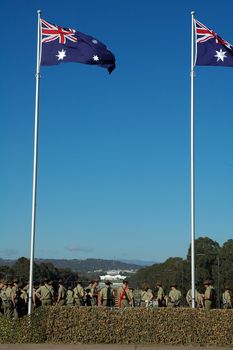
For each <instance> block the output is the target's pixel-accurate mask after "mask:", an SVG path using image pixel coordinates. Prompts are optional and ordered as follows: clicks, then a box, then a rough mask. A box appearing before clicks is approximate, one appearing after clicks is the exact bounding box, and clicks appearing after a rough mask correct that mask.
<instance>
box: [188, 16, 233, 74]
mask: <svg viewBox="0 0 233 350" xmlns="http://www.w3.org/2000/svg"><path fill="white" fill-rule="evenodd" d="M194 21H195V22H194V23H195V27H196V44H197V52H196V54H197V56H196V65H198V66H225V67H233V46H232V45H231V44H230V43H229V42H228V41H226V40H224V39H222V38H221V37H220V36H219V35H218V34H217V33H215V32H214V31H213V30H210V29H208V28H207V27H206V26H205V25H204V24H202V23H200V22H199V21H197V20H196V19H195V20H194Z"/></svg>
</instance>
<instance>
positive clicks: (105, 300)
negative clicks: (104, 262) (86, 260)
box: [100, 281, 115, 307]
mask: <svg viewBox="0 0 233 350" xmlns="http://www.w3.org/2000/svg"><path fill="white" fill-rule="evenodd" d="M110 284H111V282H109V281H106V282H105V287H103V288H102V289H101V291H100V300H101V305H103V306H109V307H113V306H114V304H115V294H114V290H113V289H112V288H111V286H110Z"/></svg>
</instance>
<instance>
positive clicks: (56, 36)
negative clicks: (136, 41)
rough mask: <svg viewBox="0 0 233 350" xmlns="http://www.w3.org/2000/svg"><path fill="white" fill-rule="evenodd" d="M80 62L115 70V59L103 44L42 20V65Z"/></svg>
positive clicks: (72, 30) (90, 37) (110, 70)
mask: <svg viewBox="0 0 233 350" xmlns="http://www.w3.org/2000/svg"><path fill="white" fill-rule="evenodd" d="M63 62H65V63H66V62H79V63H85V64H90V65H97V66H100V67H103V68H107V69H108V71H109V73H111V72H112V71H113V70H114V68H115V57H114V55H113V54H112V53H111V51H109V50H108V49H107V47H106V45H104V44H103V43H102V42H100V41H99V40H97V39H96V38H94V37H92V36H89V35H86V34H83V33H81V32H78V31H76V30H74V29H68V28H62V27H60V26H57V25H54V24H51V23H49V22H47V21H45V20H43V19H41V65H44V66H50V65H57V64H60V63H63Z"/></svg>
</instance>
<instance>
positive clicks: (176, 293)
mask: <svg viewBox="0 0 233 350" xmlns="http://www.w3.org/2000/svg"><path fill="white" fill-rule="evenodd" d="M180 303H181V292H180V290H178V289H177V284H176V283H173V284H171V290H170V292H169V294H168V300H167V306H168V307H179V306H180Z"/></svg>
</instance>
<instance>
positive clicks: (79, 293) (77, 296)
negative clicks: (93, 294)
mask: <svg viewBox="0 0 233 350" xmlns="http://www.w3.org/2000/svg"><path fill="white" fill-rule="evenodd" d="M81 283H82V281H81V280H78V281H77V286H76V287H75V288H74V302H75V305H76V306H83V297H84V289H83V286H82V284H81Z"/></svg>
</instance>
